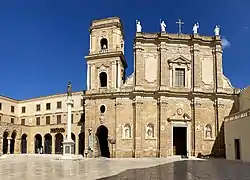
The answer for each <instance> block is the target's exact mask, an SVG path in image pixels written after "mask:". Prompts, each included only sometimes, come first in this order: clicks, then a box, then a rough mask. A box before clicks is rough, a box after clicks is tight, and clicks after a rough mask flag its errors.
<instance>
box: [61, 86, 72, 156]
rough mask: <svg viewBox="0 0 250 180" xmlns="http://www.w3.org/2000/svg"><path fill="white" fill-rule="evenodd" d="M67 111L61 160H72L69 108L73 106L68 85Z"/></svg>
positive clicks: (70, 89)
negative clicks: (65, 132) (65, 133)
mask: <svg viewBox="0 0 250 180" xmlns="http://www.w3.org/2000/svg"><path fill="white" fill-rule="evenodd" d="M66 104H67V109H68V120H67V136H66V138H65V141H63V159H72V153H74V152H73V151H74V144H75V143H74V141H73V140H72V139H71V108H72V105H73V100H72V86H71V83H70V82H69V83H68V90H67V101H66Z"/></svg>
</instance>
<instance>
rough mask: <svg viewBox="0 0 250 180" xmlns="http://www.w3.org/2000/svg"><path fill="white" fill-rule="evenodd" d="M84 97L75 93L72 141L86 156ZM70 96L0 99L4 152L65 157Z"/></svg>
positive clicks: (0, 120) (77, 150) (0, 130)
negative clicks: (62, 154)
mask: <svg viewBox="0 0 250 180" xmlns="http://www.w3.org/2000/svg"><path fill="white" fill-rule="evenodd" d="M82 95H83V93H82V92H75V93H73V100H74V106H73V107H72V139H73V140H74V141H75V153H76V154H83V153H84V135H85V134H84V124H83V122H84V117H85V116H84V101H83V96H82ZM66 98H67V94H58V95H52V96H45V97H39V98H34V99H27V100H21V101H19V100H14V99H11V98H8V97H3V96H0V134H1V141H0V148H1V151H2V154H7V153H11V154H12V153H46V154H61V153H62V142H63V140H64V139H65V136H66V122H67V105H66Z"/></svg>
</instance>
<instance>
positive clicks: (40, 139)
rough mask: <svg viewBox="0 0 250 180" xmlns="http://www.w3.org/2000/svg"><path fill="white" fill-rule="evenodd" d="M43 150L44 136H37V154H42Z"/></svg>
mask: <svg viewBox="0 0 250 180" xmlns="http://www.w3.org/2000/svg"><path fill="white" fill-rule="evenodd" d="M41 148H42V136H41V135H40V134H36V135H35V153H36V154H37V153H40V152H41Z"/></svg>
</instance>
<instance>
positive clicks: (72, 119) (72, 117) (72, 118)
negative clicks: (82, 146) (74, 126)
mask: <svg viewBox="0 0 250 180" xmlns="http://www.w3.org/2000/svg"><path fill="white" fill-rule="evenodd" d="M71 123H74V115H73V114H71Z"/></svg>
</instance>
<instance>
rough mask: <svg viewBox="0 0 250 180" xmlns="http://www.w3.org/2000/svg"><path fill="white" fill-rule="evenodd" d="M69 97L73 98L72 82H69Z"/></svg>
mask: <svg viewBox="0 0 250 180" xmlns="http://www.w3.org/2000/svg"><path fill="white" fill-rule="evenodd" d="M67 95H68V96H72V85H71V82H70V81H69V82H68V88H67Z"/></svg>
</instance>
